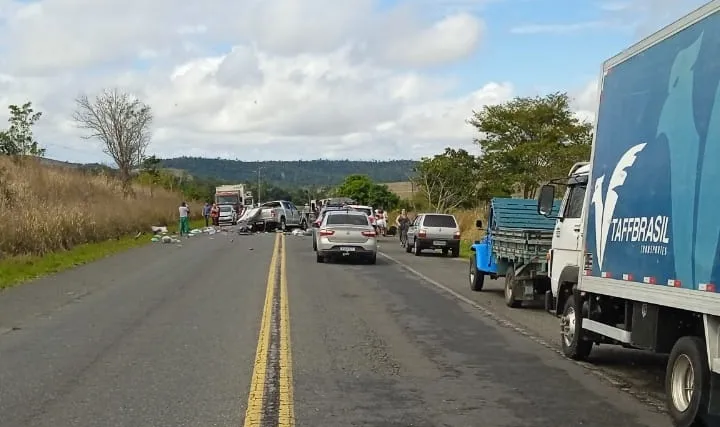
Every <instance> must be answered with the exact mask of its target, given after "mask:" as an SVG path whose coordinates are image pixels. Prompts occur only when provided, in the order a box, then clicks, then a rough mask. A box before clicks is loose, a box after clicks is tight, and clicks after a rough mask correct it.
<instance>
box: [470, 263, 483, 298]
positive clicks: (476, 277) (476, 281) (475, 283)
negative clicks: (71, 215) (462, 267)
mask: <svg viewBox="0 0 720 427" xmlns="http://www.w3.org/2000/svg"><path fill="white" fill-rule="evenodd" d="M469 276H470V277H469V278H470V290H473V291H475V292H480V291H482V289H483V286H484V285H485V274H484V273H483V272H481V271H478V269H477V259H475V257H474V256H473V257H471V258H470V274H469Z"/></svg>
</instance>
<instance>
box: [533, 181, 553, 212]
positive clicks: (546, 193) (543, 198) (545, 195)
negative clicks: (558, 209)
mask: <svg viewBox="0 0 720 427" xmlns="http://www.w3.org/2000/svg"><path fill="white" fill-rule="evenodd" d="M554 202H555V186H554V185H543V186H542V187H541V188H540V195H539V196H538V204H537V211H538V213H539V214H540V215H542V216H550V215H551V214H552V209H553V203H554Z"/></svg>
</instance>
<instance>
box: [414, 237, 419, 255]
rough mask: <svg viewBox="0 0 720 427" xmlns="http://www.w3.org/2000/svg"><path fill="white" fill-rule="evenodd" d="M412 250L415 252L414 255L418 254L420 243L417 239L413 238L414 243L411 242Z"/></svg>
mask: <svg viewBox="0 0 720 427" xmlns="http://www.w3.org/2000/svg"><path fill="white" fill-rule="evenodd" d="M413 252H414V253H415V256H420V252H421V249H420V244H419V243H418V241H417V240H415V243H413Z"/></svg>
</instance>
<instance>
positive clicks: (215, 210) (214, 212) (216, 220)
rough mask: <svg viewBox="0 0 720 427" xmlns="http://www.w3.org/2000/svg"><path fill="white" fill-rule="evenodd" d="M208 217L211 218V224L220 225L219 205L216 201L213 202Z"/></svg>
mask: <svg viewBox="0 0 720 427" xmlns="http://www.w3.org/2000/svg"><path fill="white" fill-rule="evenodd" d="M210 218H211V219H212V225H213V226H215V227H217V226H219V225H220V207H218V205H217V203H213V205H212V208H211V209H210Z"/></svg>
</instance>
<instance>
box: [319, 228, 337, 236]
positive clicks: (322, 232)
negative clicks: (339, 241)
mask: <svg viewBox="0 0 720 427" xmlns="http://www.w3.org/2000/svg"><path fill="white" fill-rule="evenodd" d="M333 234H335V230H324V229H323V230H320V235H321V236H332V235H333Z"/></svg>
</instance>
